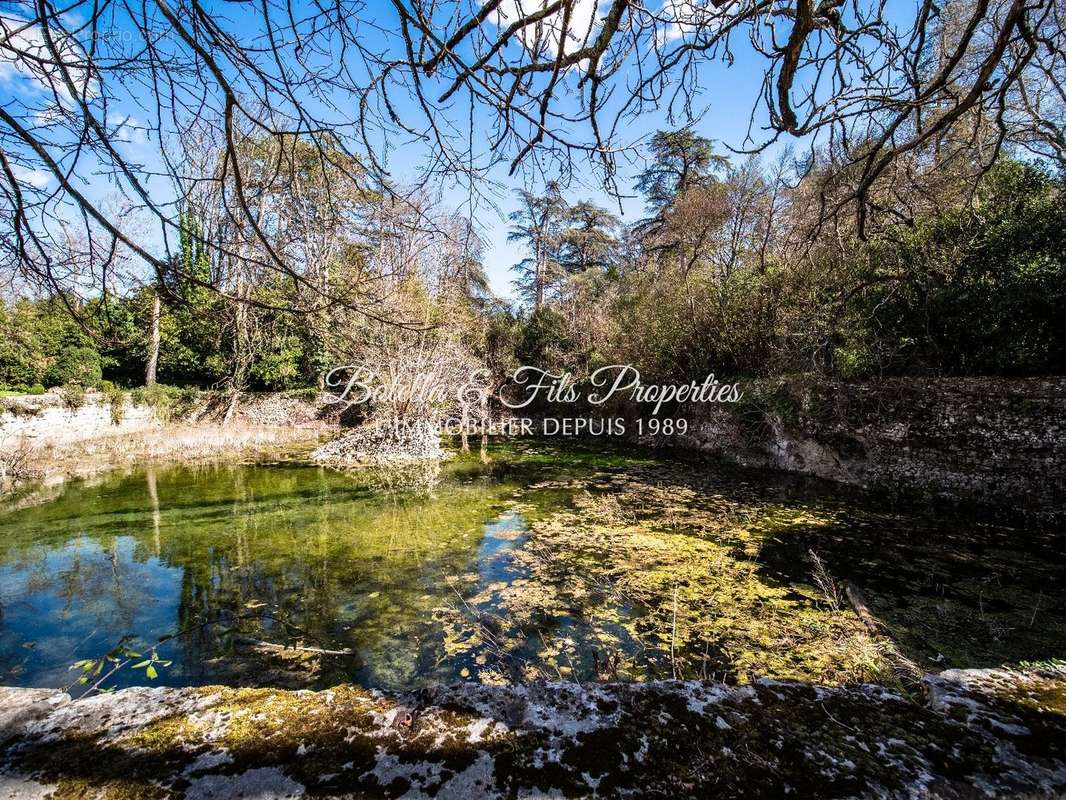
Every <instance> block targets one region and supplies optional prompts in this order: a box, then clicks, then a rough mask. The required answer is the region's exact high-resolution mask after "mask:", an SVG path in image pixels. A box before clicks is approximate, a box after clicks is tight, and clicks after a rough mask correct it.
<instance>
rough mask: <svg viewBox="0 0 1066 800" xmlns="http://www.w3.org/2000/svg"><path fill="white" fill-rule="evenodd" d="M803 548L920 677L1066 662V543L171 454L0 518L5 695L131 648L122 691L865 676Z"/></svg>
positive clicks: (669, 499) (755, 489)
mask: <svg viewBox="0 0 1066 800" xmlns="http://www.w3.org/2000/svg"><path fill="white" fill-rule="evenodd" d="M697 473H699V474H700V475H701V476H703V477H701V478H700V479H699V481H697V479H696V477H695V476H696V474H697ZM707 476H710V477H707ZM700 481H702V482H700ZM530 487H532V488H530ZM590 492H591V493H590ZM9 505H10V504H9ZM586 520H587V521H588V522H589V523H590V525H592V526H594V527H595V526H598V527H595V530H596V531H598V533H596V534H595V535H593V533H592V532H591V531H592V529H591V528H590V530H589V531H585V530H582V529H581V527H582V524H583V521H586ZM604 531H606V534H605V533H604ZM645 540H647V541H645ZM812 549H813V550H817V552H819V553H820V554H821V555H822V557H823V558H824V559H825V560H826V562H827V563H828V564H830V565H831V567H832V570H833V575H834V577H835V578H838V579H842V578H848V579H851V580H855V581H857V582H859V584H860V585H861V586H862V587H863V588H864V589H865V590H866V591H867V592H868V593H870V595H871V603H872V605H873V606H874V609H875V611H876V612H877V613H879V614H881V615H882V616H883V618H884V619H885V620H886V621H887V622H888V623H889V626H890V628H891V629H892V630H893V634H894V637H895V638H896V640H897V643H898V644H899V646H900V648H901V649H902V650H903V651H904V652H906V653H907V654H908V655H909V656H911V657H914V658H915V659H916V660H919V661H920V662H922V663H923V664H925V665H929V666H935V665H938V664H943V665H957V666H972V665H976V664H990V663H1000V662H1002V661H1008V660H1019V659H1037V658H1051V657H1061V656H1062V655H1063V654H1064V650H1063V648H1062V645H1063V643H1064V641H1066V637H1064V636H1063V631H1064V630H1066V608H1064V604H1063V599H1062V597H1061V595H1062V592H1061V590H1060V588H1059V587H1061V585H1062V584H1061V583H1059V581H1061V580H1062V578H1063V577H1064V575H1066V572H1064V558H1063V556H1062V554H1061V548H1057V547H1056V546H1055V543H1054V540H1053V539H1048V538H1047V537H1039V536H1037V535H1036V534H1034V533H1032V532H1025V531H1015V530H1012V529H1007V528H997V527H994V526H984V525H978V524H976V523H973V522H965V521H961V520H953V519H946V520H945V519H941V520H930V519H925V518H919V517H914V516H907V515H901V514H896V513H892V514H889V513H885V512H879V511H876V510H871V509H868V508H865V507H864V506H863V505H862V504H861V503H860V502H859V501H856V500H855V499H854V497H842V496H840V495H839V493H838V491H837V490H835V489H833V488H832V487H826V486H816V488H815V489H814V490H813V491H812V489H811V487H810V486H809V485H807V484H805V483H804V482H801V481H799V482H798V481H795V480H793V479H789V478H787V477H784V476H770V475H765V474H759V473H755V474H744V475H743V476H741V477H738V476H736V475H735V474H731V473H722V474H721V475H717V474H715V471H714V470H713V469H712V468H710V467H705V466H701V467H700V468H699V469H698V470H693V469H692V468H691V467H689V466H685V465H681V466H677V465H662V464H654V465H651V466H648V464H647V462H646V461H641V460H639V459H629V458H625V457H619V456H617V455H612V454H607V455H599V454H593V453H588V452H584V451H580V450H562V451H561V450H554V449H549V448H546V447H542V446H518V447H510V448H507V449H504V448H496V449H494V450H493V451H492V459H491V462H490V463H489V464H484V463H482V461H481V460H480V459H478V458H477V456H476V455H475V456H472V457H465V458H461V459H457V460H455V461H453V462H449V463H447V464H445V465H444V466H443V468H441V469H440V470H439V471H437V472H433V471H430V472H421V471H417V470H416V471H411V472H408V473H405V474H402V475H397V474H395V473H389V474H383V473H363V474H359V475H354V476H353V475H345V474H341V473H337V472H333V471H330V470H325V469H320V468H317V467H310V466H302V465H299V464H276V465H263V466H254V465H237V466H216V467H196V468H190V467H166V468H158V467H157V468H152V469H145V470H140V471H135V472H131V473H128V474H123V475H114V476H110V477H107V478H104V479H102V480H97V481H92V482H84V483H74V484H70V485H68V486H66V487H64V488H63V489H62V490H61V492H60V493H59V495H58V496H57V497H55V498H54V499H52V500H49V501H46V502H41V503H39V504H36V505H26V504H23V507H21V508H14V507H9V508H7V509H4V508H0V684H15V685H25V686H64V687H65V686H68V685H70V684H71V683H72V682H73V681H75V680H76V678H77V675H78V673H77V672H73V671H71V669H70V665H71V664H73V663H74V662H76V661H78V660H80V659H94V658H98V657H100V656H101V655H103V654H104V653H106V652H107V651H108V650H110V649H111V648H112V647H114V646H115V645H116V644H117V643H118V642H120V641H122V640H123V638H124V637H128V639H127V641H128V643H129V646H130V647H132V648H135V649H136V650H137V651H139V652H147V650H148V648H150V647H151V646H152V645H153V643H155V642H158V641H159V640H161V639H166V641H164V642H163V643H161V644H159V645H158V655H159V657H160V659H165V660H169V661H171V662H172V663H171V665H169V666H167V667H165V668H163V667H160V669H159V676H158V677H157V678H156V679H155V680H154V681H148V680H147V678H146V676H145V673H144V670H143V669H142V670H139V671H138V670H133V669H130V668H129V667H128V666H127V667H126V668H124V669H122V670H120V671H119V672H117V673H116V674H115V675H114V676H113V678H112V679H111V680H109V681H108V684H107V685H110V686H124V685H130V684H142V683H155V684H162V685H189V684H208V683H229V684H234V685H282V686H328V685H332V684H335V683H338V682H341V681H355V682H357V683H360V684H363V685H366V686H393V687H412V686H419V685H426V684H432V683H439V682H453V681H457V680H464V679H486V680H522V679H528V678H533V677H549V678H578V679H583V680H585V679H596V678H613V677H621V678H641V677H670V676H671V675H674V674H681V675H683V676H686V677H688V676H693V675H702V676H712V677H713V676H721V677H730V678H737V677H738V676H741V677H742V676H743V675H744V674H752V673H755V674H771V675H785V676H801V677H802V676H806V675H807V672H805V670H807V671H808V672H809V677H810V678H811V679H812V680H824V679H826V677H825V676H827V675H832V676H834V677H833V679H834V680H838V679H839V680H844V679H850V678H851V676H852V672H854V675H855V676H856V677H859V678H862V677H869V676H870V675H876V674H877V673H876V669H877V667H876V665H874V666H869V665H867V666H863V665H862V664H861V663H859V662H857V663H859V666H848V667H847V669H844V668H839V669H837V667H836V666H835V662H839V661H840V660H841V658H842V655H841V654H845V655H847V656H848V657H849V658H850V657H851V650H853V649H854V648H850V649H849V647H848V646H847V641H846V637H848V636H860V635H861V630H859V629H858V626H857V624H856V623H855V620H854V619H853V616H852V615H851V614H850V611H849V610H848V609H846V608H844V609H838V610H834V609H832V608H831V607H830V604H828V603H827V602H826V600H825V598H824V597H821V596H820V595H819V593H818V592H817V591H816V590H815V589H814V588H812V583H813V581H812V580H811V565H810V562H809V558H808V554H809V552H810V551H811V550H812ZM657 554H658V555H657ZM679 590H680V591H681V594H680V601H679V594H678V592H679ZM730 598H732V599H730ZM679 602H680V603H681V613H680V619H681V622H680V623H679V622H678V619H679V614H678V610H677V606H678V603H679ZM727 602H729V603H733V604H734V605H730V606H726V605H725V603H727ZM671 604H672V606H671ZM793 618H794V619H795V620H796V621H797V622H796V625H795V626H794V628H793V627H789V622H790V620H792V619H793ZM679 625H680V626H681V629H680V630H679ZM857 630H858V633H857V632H856V631H857ZM175 634H180V635H178V636H177V637H176V638H170V639H167V637H174V636H175ZM819 637H821V638H823V639H824V640H825V642H821V641H820V639H819ZM841 642H843V644H841ZM833 648H837V649H835V650H834V649H833ZM321 650H326V651H330V652H325V653H323V652H320V651H321ZM792 651H795V653H796V654H797V655H796V656H795V657H794V658H791V660H789V658H786V656H788V654H789V653H790V652H792ZM619 654H620V655H619ZM783 654H784V655H783ZM612 659H613V660H612ZM860 661H861V660H860ZM620 663H621V664H622V665H623V666H622V667H621V668H620V667H619V666H618V665H619V664H620ZM708 665H709V666H708ZM867 667H868V671H867V672H863V671H862V670H865V669H867ZM719 669H720V670H721V671H720V672H719V671H718V670H719ZM834 670H835V671H834ZM848 670H852V672H849V671H848ZM855 670H858V671H855Z"/></svg>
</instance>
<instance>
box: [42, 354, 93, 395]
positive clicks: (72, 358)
mask: <svg viewBox="0 0 1066 800" xmlns="http://www.w3.org/2000/svg"><path fill="white" fill-rule="evenodd" d="M101 377H103V370H102V369H101V366H100V354H99V353H98V352H96V350H94V349H93V348H91V347H64V348H63V349H62V350H60V352H59V356H58V357H57V358H56V360H55V363H53V364H52V366H51V368H50V369H49V370H48V376H47V380H48V382H49V383H50V384H51V385H52V386H59V385H61V384H71V383H77V384H79V385H80V386H81V387H82V388H83V390H84V388H85V387H87V386H96V385H97V384H98V383H100V378H101Z"/></svg>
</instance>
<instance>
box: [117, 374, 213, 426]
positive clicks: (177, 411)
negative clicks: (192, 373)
mask: <svg viewBox="0 0 1066 800" xmlns="http://www.w3.org/2000/svg"><path fill="white" fill-rule="evenodd" d="M202 394H203V393H202V392H201V391H200V389H198V388H196V387H195V386H190V387H187V388H181V387H178V386H167V385H165V384H162V383H156V384H153V385H152V386H138V387H137V388H136V389H134V390H133V391H132V392H131V393H130V395H131V397H132V399H133V403H134V404H135V405H139V406H141V405H144V406H148V407H149V408H151V409H153V410H154V411H155V413H156V416H157V417H159V419H160V420H162V421H163V422H171V421H173V420H175V419H181V418H182V417H184V416H186V415H187V414H188V413H189V412H190V411H192V410H193V409H194V408H195V407H196V405H197V403H199V402H200V397H201V395H202Z"/></svg>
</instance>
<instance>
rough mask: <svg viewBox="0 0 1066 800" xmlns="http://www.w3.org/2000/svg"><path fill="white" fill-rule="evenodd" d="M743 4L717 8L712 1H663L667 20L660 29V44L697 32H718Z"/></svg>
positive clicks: (662, 13)
mask: <svg viewBox="0 0 1066 800" xmlns="http://www.w3.org/2000/svg"><path fill="white" fill-rule="evenodd" d="M741 5H742V4H741V3H735V2H734V3H725V4H724V5H723V6H722V7H721V8H715V6H714V5H713V3H712V2H711V0H663V10H662V12H661V16H662V18H663V19H665V20H667V22H666V26H665V27H664V28H662V29H660V31H659V34H658V38H659V42H660V43H662V42H669V41H673V40H675V39H681V38H684V37H685V36H688V35H691V34H693V33H695V32H696V31H697V30H711V31H716V30H717V29H718V28H720V27H721V26H722V24H723V23H724V22H725V21H726V19H727V18H728V17H729V16H730V15H731V14H732V13H734V7H738V6H741Z"/></svg>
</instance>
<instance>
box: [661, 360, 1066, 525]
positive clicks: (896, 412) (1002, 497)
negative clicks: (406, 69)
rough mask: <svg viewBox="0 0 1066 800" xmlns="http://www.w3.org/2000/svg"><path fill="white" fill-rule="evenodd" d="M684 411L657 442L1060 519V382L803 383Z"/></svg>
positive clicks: (1063, 498) (1063, 466)
mask: <svg viewBox="0 0 1066 800" xmlns="http://www.w3.org/2000/svg"><path fill="white" fill-rule="evenodd" d="M743 388H744V390H745V396H744V398H743V400H742V401H741V402H740V403H737V404H722V405H704V406H698V407H694V406H691V405H690V406H686V407H685V409H684V410H683V411H681V412H678V413H673V414H672V415H673V416H679V415H680V416H684V417H685V418H686V419H687V420H688V423H689V430H688V433H687V434H686V435H684V436H675V437H670V438H669V439H667V440H666V441H665V442H664V443H667V444H676V445H679V446H681V447H685V448H691V449H695V450H699V451H701V452H704V453H708V454H711V455H714V456H717V457H721V458H724V459H727V460H730V461H734V462H736V463H739V464H742V465H746V466H760V467H772V468H776V469H784V470H789V471H794V472H803V473H807V474H811V475H817V476H819V477H823V478H828V479H831V480H836V481H842V482H845V483H849V484H855V485H859V486H864V487H868V488H875V489H883V490H889V491H904V492H911V493H913V492H919V493H922V494H927V495H930V496H935V497H940V498H946V499H950V500H961V501H968V502H975V503H980V504H990V505H996V506H1009V507H1011V508H1012V509H1014V510H1018V511H1023V512H1032V513H1034V514H1037V515H1052V516H1060V515H1062V514H1063V513H1064V512H1066V510H1064V506H1066V378H1051V379H1023V380H1006V379H999V378H997V379H980V378H968V379H938V380H932V379H910V378H908V379H892V380H884V381H876V382H864V383H844V382H823V383H817V382H814V381H811V380H809V379H804V380H787V381H773V382H770V381H754V382H749V383H745V384H743Z"/></svg>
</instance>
